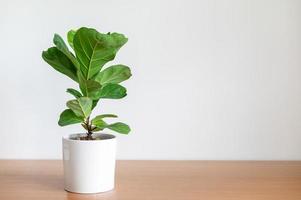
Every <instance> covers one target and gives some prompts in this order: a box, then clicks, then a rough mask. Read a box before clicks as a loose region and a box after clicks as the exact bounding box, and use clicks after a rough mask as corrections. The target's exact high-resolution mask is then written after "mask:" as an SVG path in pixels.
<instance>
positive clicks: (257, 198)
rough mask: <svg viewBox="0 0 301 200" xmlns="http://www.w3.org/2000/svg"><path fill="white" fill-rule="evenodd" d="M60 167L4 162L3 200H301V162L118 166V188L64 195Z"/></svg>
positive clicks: (58, 163) (124, 163)
mask: <svg viewBox="0 0 301 200" xmlns="http://www.w3.org/2000/svg"><path fill="white" fill-rule="evenodd" d="M63 181H64V180H63V170H62V162H61V161H48V160H43V161H41V160H34V161H25V160H22V161H21V160H20V161H19V160H14V161H12V160H0V200H15V199H20V200H61V199H69V200H97V199H106V200H111V199H120V200H136V199H137V200H138V199H139V200H144V199H145V200H156V199H160V200H161V199H162V200H163V199H164V200H169V199H170V200H210V199H219V200H224V199H227V200H236V199H237V200H238V199H239V200H244V199H250V200H270V199H271V200H278V199H279V200H300V199H301V161H263V162H262V161H117V169H116V188H115V190H113V191H110V192H107V193H100V194H91V195H81V194H74V193H69V192H66V191H64V187H63Z"/></svg>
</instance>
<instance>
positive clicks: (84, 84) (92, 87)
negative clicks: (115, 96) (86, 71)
mask: <svg viewBox="0 0 301 200" xmlns="http://www.w3.org/2000/svg"><path fill="white" fill-rule="evenodd" d="M79 87H80V90H81V91H82V93H83V94H84V95H85V96H87V97H90V98H91V99H93V100H98V99H99V98H100V92H101V85H100V83H98V82H96V81H93V80H85V79H84V78H81V76H80V75H79Z"/></svg>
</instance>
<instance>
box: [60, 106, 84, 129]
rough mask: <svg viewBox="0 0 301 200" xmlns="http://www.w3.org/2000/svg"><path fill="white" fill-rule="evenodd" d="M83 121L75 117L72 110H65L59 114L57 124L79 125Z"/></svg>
mask: <svg viewBox="0 0 301 200" xmlns="http://www.w3.org/2000/svg"><path fill="white" fill-rule="evenodd" d="M83 121H84V118H82V117H78V116H76V115H75V113H74V112H73V111H72V110H70V109H66V110H64V111H63V112H62V113H61V115H60V119H59V122H58V124H59V125H60V126H66V125H70V124H77V123H81V122H83Z"/></svg>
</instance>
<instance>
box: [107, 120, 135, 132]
mask: <svg viewBox="0 0 301 200" xmlns="http://www.w3.org/2000/svg"><path fill="white" fill-rule="evenodd" d="M106 128H108V129H111V130H113V131H116V132H118V133H121V134H128V133H129V132H130V131H131V129H130V127H129V126H128V125H126V124H124V123H122V122H117V123H114V124H110V125H108V126H107V127H106Z"/></svg>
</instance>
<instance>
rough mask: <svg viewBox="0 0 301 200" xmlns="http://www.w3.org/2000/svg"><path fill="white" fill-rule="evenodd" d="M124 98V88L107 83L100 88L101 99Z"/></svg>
mask: <svg viewBox="0 0 301 200" xmlns="http://www.w3.org/2000/svg"><path fill="white" fill-rule="evenodd" d="M125 96H126V89H125V87H123V86H121V85H118V84H113V83H108V84H106V85H104V86H103V87H102V88H101V92H100V98H103V99H121V98H123V97H125Z"/></svg>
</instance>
